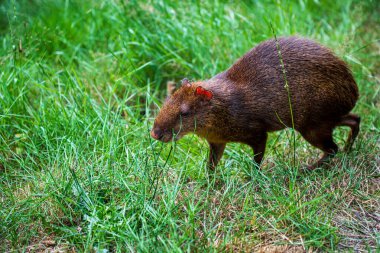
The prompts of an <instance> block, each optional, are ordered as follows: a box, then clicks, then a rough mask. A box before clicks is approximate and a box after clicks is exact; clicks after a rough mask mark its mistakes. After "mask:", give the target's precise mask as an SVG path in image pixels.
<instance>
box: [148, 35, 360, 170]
mask: <svg viewBox="0 0 380 253" xmlns="http://www.w3.org/2000/svg"><path fill="white" fill-rule="evenodd" d="M278 42H279V46H280V49H281V54H282V58H283V62H284V67H285V70H286V76H287V81H288V85H289V91H290V98H291V103H292V110H293V115H294V117H293V118H294V128H295V129H296V130H297V131H298V132H300V133H301V135H302V136H303V137H304V138H305V139H306V140H307V141H308V142H309V143H310V144H312V145H313V146H315V147H317V148H319V149H321V150H322V151H323V152H324V156H323V157H322V158H321V159H320V160H319V161H318V163H317V164H316V165H315V166H314V167H316V166H320V165H321V164H322V163H324V162H326V161H327V160H328V159H329V158H330V157H332V156H333V155H334V154H335V153H336V152H337V150H338V147H337V145H336V144H335V143H334V141H333V139H332V131H333V129H334V128H335V127H336V126H349V127H350V128H351V134H350V136H349V139H348V141H347V145H346V148H347V149H348V148H350V147H351V145H352V143H353V141H354V139H355V138H356V136H357V134H358V131H359V123H360V118H359V117H358V116H356V115H354V114H351V113H350V111H351V110H352V108H353V107H354V106H355V103H356V101H357V99H358V88H357V85H356V83H355V80H354V78H353V76H352V74H351V72H350V70H349V68H348V67H347V65H346V64H345V63H344V62H343V61H342V60H340V59H339V58H338V57H336V56H335V55H334V54H333V53H332V52H331V51H330V50H329V49H327V48H325V47H323V46H321V45H319V44H317V43H316V42H313V41H311V40H308V39H304V38H298V37H287V38H280V39H278ZM198 86H202V87H203V88H204V89H206V90H208V91H211V92H212V94H213V97H212V99H207V98H205V97H202V96H198V95H196V94H195V93H194V92H195V89H196V87H198ZM284 86H285V80H284V76H283V73H282V67H281V64H280V59H279V56H278V51H277V49H276V43H275V40H268V41H265V42H263V43H261V44H259V45H258V46H257V47H255V48H253V49H252V50H251V51H249V52H248V53H246V54H245V55H244V56H243V57H241V58H240V59H239V60H237V61H236V62H235V63H234V64H233V65H232V66H231V67H230V68H229V69H228V70H226V71H225V72H222V73H220V74H218V75H216V76H215V77H213V78H211V79H209V80H206V81H201V82H195V83H190V82H188V81H187V80H186V82H185V83H184V84H183V85H182V87H181V88H179V89H178V90H177V91H176V92H175V93H174V94H173V95H172V96H171V97H170V98H169V99H168V100H167V101H166V103H165V104H164V105H163V107H162V108H161V111H160V113H159V114H158V116H157V118H156V120H155V123H154V127H153V129H152V136H153V137H154V138H156V139H160V140H161V141H170V140H171V139H172V137H173V136H175V139H179V138H180V137H182V136H183V135H185V134H187V133H189V132H194V133H196V134H197V135H199V136H201V137H204V138H206V139H207V141H208V142H209V144H210V157H209V165H210V167H211V168H214V167H215V166H216V165H217V163H218V161H219V159H220V158H221V156H222V154H223V151H224V148H225V145H226V143H228V142H241V143H245V144H248V145H250V146H251V147H252V148H253V150H254V153H255V157H254V159H255V161H256V162H257V163H258V164H259V163H260V162H261V160H262V158H263V155H264V152H265V144H266V139H267V132H271V131H277V130H281V129H284V128H286V127H292V118H291V114H290V108H289V101H288V92H287V90H286V89H285V87H284ZM181 113H182V115H181Z"/></svg>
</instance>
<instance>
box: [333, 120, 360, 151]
mask: <svg viewBox="0 0 380 253" xmlns="http://www.w3.org/2000/svg"><path fill="white" fill-rule="evenodd" d="M337 126H348V127H350V128H351V131H350V133H349V134H348V138H347V142H346V145H345V146H344V150H345V151H347V152H348V151H350V150H351V147H352V144H354V141H355V139H356V137H357V136H358V133H359V129H360V117H359V116H358V115H356V114H353V113H349V114H347V115H345V116H343V117H342V118H341V119H340V121H339V122H338V123H337Z"/></svg>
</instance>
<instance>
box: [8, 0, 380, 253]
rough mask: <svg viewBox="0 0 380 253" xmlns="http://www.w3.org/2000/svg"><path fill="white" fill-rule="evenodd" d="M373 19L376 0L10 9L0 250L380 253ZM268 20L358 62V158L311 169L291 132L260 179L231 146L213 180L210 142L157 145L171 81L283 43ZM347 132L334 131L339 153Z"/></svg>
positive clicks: (246, 154) (310, 153)
mask: <svg viewBox="0 0 380 253" xmlns="http://www.w3.org/2000/svg"><path fill="white" fill-rule="evenodd" d="M327 2H329V3H327ZM379 12H380V7H379V4H378V2H377V1H335V2H330V1H305V0H300V1H258V2H256V1H235V2H232V1H231V2H230V1H221V2H219V1H205V2H204V1H202V2H198V1H194V2H190V1H189V2H187V1H183V2H176V1H166V0H164V1H147V2H143V1H117V0H112V1H95V0H92V1H69V0H67V1H42V0H32V1H26V0H24V1H22V0H20V1H15V0H14V1H7V0H5V1H2V2H0V251H43V250H44V249H48V250H54V249H55V250H63V251H67V250H73V251H78V252H83V251H87V252H88V251H91V252H92V251H95V252H107V251H117V252H126V251H133V252H163V251H166V252H182V251H187V252H193V251H198V252H212V251H246V252H247V251H253V250H267V251H270V250H273V249H284V247H285V248H286V247H288V249H290V248H292V249H294V250H302V249H307V250H312V251H314V250H320V251H342V250H349V251H355V250H361V251H369V250H372V251H373V252H375V251H376V249H377V250H379V248H380V226H379V223H380V201H379V199H380V189H379V185H380V169H379V167H380V156H379V153H380V145H379V143H380V137H379V136H380V95H379V93H380V88H379V87H380V81H379V78H380V72H379V69H380V65H379V50H380V43H379V39H380V30H379V25H380V20H379V15H378V13H379ZM270 24H272V26H273V29H274V31H275V33H276V35H277V36H284V35H292V34H298V35H302V36H306V37H309V38H313V39H315V40H317V41H320V42H321V43H323V44H325V45H327V46H329V47H330V48H332V49H333V50H334V51H335V52H336V53H337V54H338V55H339V56H340V57H342V58H343V59H344V60H345V61H346V62H347V63H348V64H349V65H350V66H351V68H352V70H353V73H354V76H355V79H356V80H357V83H358V85H359V88H360V94H361V96H360V100H359V101H358V104H357V106H356V107H355V109H354V112H356V113H357V114H359V115H361V117H362V125H361V132H360V134H359V137H358V140H357V142H356V143H355V145H354V148H353V151H352V152H351V153H349V154H345V153H339V154H338V155H337V157H336V158H334V160H333V161H332V162H331V163H330V166H329V167H328V168H325V169H318V170H315V171H313V172H310V173H301V172H300V170H299V165H301V166H302V165H305V164H308V163H312V161H315V160H316V159H317V156H318V155H319V151H317V150H316V149H314V148H312V147H311V146H310V145H309V144H307V143H306V142H305V141H304V140H303V139H302V138H301V137H300V136H299V135H298V134H297V135H296V163H297V164H296V166H293V162H292V160H293V154H294V153H293V148H294V147H293V141H292V138H291V131H289V130H287V131H281V132H278V133H274V134H271V135H270V139H269V142H268V145H267V153H266V156H265V161H264V164H263V168H262V170H257V169H255V168H254V166H253V163H252V161H251V158H250V157H251V153H250V150H249V149H248V148H247V147H245V146H243V145H239V144H230V145H228V147H227V150H226V153H225V155H224V157H223V159H222V162H221V164H220V166H219V167H218V172H217V173H216V174H210V173H209V172H208V171H207V170H206V168H205V161H204V160H205V158H206V156H207V143H206V142H205V141H204V140H201V139H199V138H197V137H195V136H193V135H189V136H188V137H185V138H184V139H182V140H181V141H179V142H178V143H175V144H174V143H172V144H162V143H158V142H156V141H153V140H152V139H151V138H150V137H149V129H150V127H151V126H152V123H153V118H154V115H155V114H156V112H157V109H158V107H159V106H160V105H161V104H162V101H163V99H164V96H165V85H166V82H167V81H169V80H175V81H179V80H181V79H182V78H183V77H188V78H190V79H206V78H210V77H211V76H213V75H215V74H216V73H218V72H220V71H222V70H224V69H226V68H227V67H228V66H230V65H231V64H232V63H233V62H234V60H236V59H237V58H238V57H239V56H241V55H243V54H244V53H245V52H246V51H247V50H249V49H250V48H251V47H253V46H254V45H257V44H258V43H259V42H261V41H263V40H266V39H269V38H271V37H273V32H272V30H271V27H270ZM20 45H21V46H20ZM346 136H347V129H337V131H336V132H335V139H336V140H337V142H338V143H339V146H340V147H342V146H343V143H344V139H345V138H346ZM276 247H277V248H276ZM280 247H282V248H280Z"/></svg>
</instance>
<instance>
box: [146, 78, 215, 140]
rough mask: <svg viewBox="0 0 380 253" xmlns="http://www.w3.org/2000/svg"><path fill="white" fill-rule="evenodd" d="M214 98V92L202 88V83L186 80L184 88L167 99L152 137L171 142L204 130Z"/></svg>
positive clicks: (155, 123) (157, 119)
mask: <svg viewBox="0 0 380 253" xmlns="http://www.w3.org/2000/svg"><path fill="white" fill-rule="evenodd" d="M213 96H214V95H213V93H212V91H210V90H207V89H205V88H203V87H202V82H194V83H191V82H189V81H188V80H187V79H184V80H183V81H182V86H181V87H180V88H179V89H178V90H177V91H175V92H174V93H173V94H172V95H171V96H170V97H168V98H167V99H166V101H165V103H164V105H163V106H162V108H161V110H160V112H159V113H158V115H157V117H156V119H155V121H154V125H153V128H152V130H151V133H150V134H151V136H152V137H153V138H154V139H156V140H160V141H163V142H169V141H171V140H172V139H173V138H174V140H178V139H180V138H181V137H183V136H184V135H185V134H187V133H190V132H197V131H198V130H200V129H202V128H204V127H205V125H206V124H207V120H206V119H207V118H208V114H209V113H210V108H211V104H212V100H213Z"/></svg>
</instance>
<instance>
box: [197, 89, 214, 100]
mask: <svg viewBox="0 0 380 253" xmlns="http://www.w3.org/2000/svg"><path fill="white" fill-rule="evenodd" d="M195 95H197V96H202V97H204V98H206V99H207V100H210V99H212V97H213V96H214V95H213V94H212V92H211V91H209V90H206V89H204V88H203V87H201V86H198V87H197V88H196V89H195Z"/></svg>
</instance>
